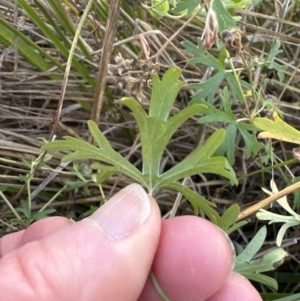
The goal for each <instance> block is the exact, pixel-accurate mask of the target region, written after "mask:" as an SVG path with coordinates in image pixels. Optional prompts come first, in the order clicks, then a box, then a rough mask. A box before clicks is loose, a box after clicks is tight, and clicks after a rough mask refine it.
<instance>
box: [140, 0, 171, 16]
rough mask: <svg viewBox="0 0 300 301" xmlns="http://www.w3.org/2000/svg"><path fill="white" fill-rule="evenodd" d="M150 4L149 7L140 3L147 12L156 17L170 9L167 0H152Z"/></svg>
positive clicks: (164, 14) (163, 14)
mask: <svg viewBox="0 0 300 301" xmlns="http://www.w3.org/2000/svg"><path fill="white" fill-rule="evenodd" d="M151 4H152V5H151V7H149V6H147V5H145V4H143V3H141V5H142V6H143V7H144V8H145V9H146V10H147V11H148V12H149V14H150V15H151V16H152V17H154V18H156V19H160V18H162V17H164V16H166V15H167V13H168V11H169V9H170V6H169V2H168V0H152V1H151Z"/></svg>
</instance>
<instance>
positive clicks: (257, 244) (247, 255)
mask: <svg viewBox="0 0 300 301" xmlns="http://www.w3.org/2000/svg"><path fill="white" fill-rule="evenodd" d="M266 236H267V228H266V227H265V226H264V227H262V228H261V229H260V230H259V231H258V232H257V233H256V235H255V236H254V237H253V239H252V240H251V241H250V242H249V244H248V245H247V247H246V248H245V249H244V251H243V253H241V254H240V255H239V256H238V257H237V258H236V264H237V265H238V264H240V263H242V262H250V260H251V259H252V257H253V256H254V255H255V254H256V253H257V252H258V251H259V249H260V248H261V247H262V245H263V243H264V241H265V239H266Z"/></svg>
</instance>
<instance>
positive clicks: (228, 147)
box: [216, 123, 238, 165]
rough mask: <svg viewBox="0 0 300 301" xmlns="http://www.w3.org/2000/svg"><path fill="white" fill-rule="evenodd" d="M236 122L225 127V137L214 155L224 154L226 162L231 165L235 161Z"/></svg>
mask: <svg viewBox="0 0 300 301" xmlns="http://www.w3.org/2000/svg"><path fill="white" fill-rule="evenodd" d="M237 129H238V128H237V124H236V123H230V124H229V125H228V126H227V127H226V128H225V131H226V138H225V140H224V142H223V143H222V144H221V146H220V147H219V148H218V150H217V152H216V155H222V156H223V155H224V154H226V157H227V159H228V162H229V163H230V164H231V165H233V164H234V162H235V140H236V134H237Z"/></svg>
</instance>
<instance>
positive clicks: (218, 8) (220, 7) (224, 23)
mask: <svg viewBox="0 0 300 301" xmlns="http://www.w3.org/2000/svg"><path fill="white" fill-rule="evenodd" d="M212 7H213V10H214V11H215V13H216V15H217V19H218V24H219V31H220V32H222V31H224V30H225V29H232V28H238V27H237V26H236V24H235V21H234V19H233V17H232V16H231V15H230V14H229V13H228V11H227V10H226V8H225V6H224V4H223V1H221V0H214V1H213V5H212Z"/></svg>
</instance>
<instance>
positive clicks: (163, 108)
mask: <svg viewBox="0 0 300 301" xmlns="http://www.w3.org/2000/svg"><path fill="white" fill-rule="evenodd" d="M179 77H180V69H178V68H176V67H171V68H170V69H169V70H168V71H167V72H166V73H165V75H164V76H163V78H162V80H161V81H160V80H159V78H158V76H157V75H153V77H152V80H153V90H152V94H151V100H150V105H149V115H148V114H147V113H146V112H145V111H144V109H143V108H142V106H141V104H140V103H139V102H138V101H136V100H134V99H133V98H123V99H122V102H123V104H125V105H126V106H127V107H129V108H130V110H131V111H132V112H133V116H134V118H135V120H136V122H137V125H138V128H139V132H140V137H141V142H142V156H143V170H142V173H143V175H144V178H145V181H146V182H147V183H149V186H148V188H149V189H150V191H152V189H154V188H155V187H156V186H157V185H158V181H161V180H160V178H159V168H160V162H161V159H162V155H163V152H164V151H165V148H166V146H167V144H168V142H169V140H170V139H171V137H172V136H173V134H174V133H175V131H176V130H177V129H178V128H179V126H180V125H181V124H182V123H183V122H185V121H186V120H187V119H188V118H190V117H192V116H194V115H195V114H197V113H199V112H201V111H202V110H203V109H204V108H205V107H204V106H203V105H196V104H195V105H193V106H189V107H187V108H185V109H183V110H181V111H180V112H179V113H178V114H176V115H174V116H172V117H171V118H169V119H168V117H169V115H170V111H171V109H172V107H173V104H174V102H175V99H176V96H177V94H178V92H179V90H180V88H181V87H182V85H183V83H182V82H178V79H179ZM170 87H172V89H170ZM167 119H168V120H167Z"/></svg>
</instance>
